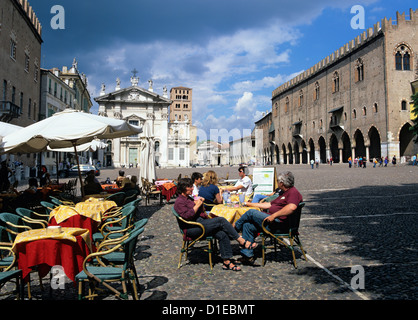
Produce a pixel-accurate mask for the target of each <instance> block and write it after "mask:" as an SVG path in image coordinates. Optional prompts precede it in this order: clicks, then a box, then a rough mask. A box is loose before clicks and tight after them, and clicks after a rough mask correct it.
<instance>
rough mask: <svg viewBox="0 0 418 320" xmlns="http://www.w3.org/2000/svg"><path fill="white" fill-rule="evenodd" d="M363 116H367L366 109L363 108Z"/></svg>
mask: <svg viewBox="0 0 418 320" xmlns="http://www.w3.org/2000/svg"><path fill="white" fill-rule="evenodd" d="M363 116H367V110H366V107H363Z"/></svg>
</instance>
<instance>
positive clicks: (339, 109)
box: [328, 106, 344, 113]
mask: <svg viewBox="0 0 418 320" xmlns="http://www.w3.org/2000/svg"><path fill="white" fill-rule="evenodd" d="M343 109H344V106H341V107H338V108H334V109H332V110H331V111H328V113H334V112H337V111H342V110H343Z"/></svg>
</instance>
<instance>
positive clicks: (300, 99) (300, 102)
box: [299, 90, 303, 107]
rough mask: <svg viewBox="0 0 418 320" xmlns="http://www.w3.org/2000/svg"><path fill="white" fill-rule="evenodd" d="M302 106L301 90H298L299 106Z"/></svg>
mask: <svg viewBox="0 0 418 320" xmlns="http://www.w3.org/2000/svg"><path fill="white" fill-rule="evenodd" d="M302 106H303V90H300V91H299V107H302Z"/></svg>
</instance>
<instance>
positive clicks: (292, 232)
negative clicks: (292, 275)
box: [260, 202, 308, 268]
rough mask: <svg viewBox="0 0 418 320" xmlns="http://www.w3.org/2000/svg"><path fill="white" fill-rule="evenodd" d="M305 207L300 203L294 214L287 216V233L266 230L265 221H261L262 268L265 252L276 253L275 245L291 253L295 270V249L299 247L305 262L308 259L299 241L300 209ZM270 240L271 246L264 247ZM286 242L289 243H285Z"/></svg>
mask: <svg viewBox="0 0 418 320" xmlns="http://www.w3.org/2000/svg"><path fill="white" fill-rule="evenodd" d="M304 206H305V203H304V202H301V203H300V204H299V206H298V208H297V209H296V211H295V212H294V213H292V214H291V215H289V216H288V217H287V219H289V232H288V233H275V232H272V231H270V230H269V229H268V226H267V223H266V220H264V221H263V224H262V229H263V232H261V233H260V236H261V244H262V245H261V248H262V260H263V266H264V265H265V263H266V258H265V256H266V250H267V249H271V248H274V252H275V253H276V252H277V244H280V245H282V246H284V247H286V248H288V249H290V250H291V251H292V257H293V265H294V267H295V268H297V264H296V257H295V249H296V248H295V247H299V249H300V251H301V252H302V254H303V256H304V258H305V260H306V261H308V259H307V258H306V254H305V251H304V249H303V247H302V242H301V241H300V239H299V223H300V216H301V214H302V208H303V207H304ZM267 238H270V239H271V240H272V242H273V245H272V246H267V245H266V239H267ZM286 240H287V241H288V242H289V243H287V242H286Z"/></svg>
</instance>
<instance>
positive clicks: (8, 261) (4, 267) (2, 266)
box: [0, 226, 23, 300]
mask: <svg viewBox="0 0 418 320" xmlns="http://www.w3.org/2000/svg"><path fill="white" fill-rule="evenodd" d="M5 233H6V230H5V228H4V227H2V226H0V237H2V236H3V234H5ZM15 266H16V256H15V254H14V252H13V251H12V246H11V243H3V242H0V288H2V287H3V286H4V285H5V284H6V283H8V282H9V281H13V280H14V281H15V283H16V293H17V299H20V300H23V279H22V270H19V269H16V268H15Z"/></svg>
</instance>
